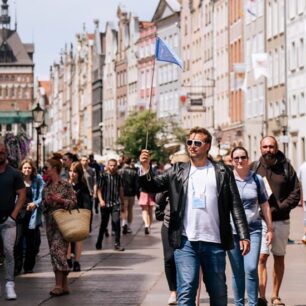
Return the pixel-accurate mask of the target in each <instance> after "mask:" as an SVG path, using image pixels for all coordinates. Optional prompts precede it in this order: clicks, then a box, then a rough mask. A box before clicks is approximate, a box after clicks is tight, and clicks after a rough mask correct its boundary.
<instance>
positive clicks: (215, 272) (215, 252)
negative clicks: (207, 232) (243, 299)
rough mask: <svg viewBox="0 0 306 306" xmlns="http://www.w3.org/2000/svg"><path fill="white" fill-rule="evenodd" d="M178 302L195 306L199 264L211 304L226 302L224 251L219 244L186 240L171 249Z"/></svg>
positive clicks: (187, 305)
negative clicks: (179, 246)
mask: <svg viewBox="0 0 306 306" xmlns="http://www.w3.org/2000/svg"><path fill="white" fill-rule="evenodd" d="M174 257H175V265H176V280H177V293H178V305H179V306H195V299H196V293H197V289H198V285H199V270H200V267H201V268H202V270H203V271H204V273H203V274H204V276H203V280H204V283H205V286H206V290H207V292H208V294H209V297H210V305H211V306H226V305H227V287H226V276H225V251H224V249H223V248H222V247H221V245H220V244H217V243H209V242H203V241H196V242H193V241H188V239H187V238H186V237H184V236H183V237H182V247H181V248H180V249H176V250H175V252H174Z"/></svg>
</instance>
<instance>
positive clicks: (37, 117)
mask: <svg viewBox="0 0 306 306" xmlns="http://www.w3.org/2000/svg"><path fill="white" fill-rule="evenodd" d="M32 118H33V122H34V123H35V125H36V126H35V129H36V135H37V143H36V165H37V170H38V167H39V135H40V132H41V131H40V127H41V125H42V123H43V121H44V110H43V109H42V108H41V106H40V105H39V103H37V105H36V107H35V108H33V109H32Z"/></svg>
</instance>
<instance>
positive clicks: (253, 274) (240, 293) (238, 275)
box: [228, 230, 261, 306]
mask: <svg viewBox="0 0 306 306" xmlns="http://www.w3.org/2000/svg"><path fill="white" fill-rule="evenodd" d="M250 238H251V250H250V252H249V253H248V254H247V255H245V256H242V255H241V251H240V246H239V237H238V236H237V235H234V245H235V246H234V249H232V250H230V251H228V257H229V260H230V263H231V267H232V271H233V292H234V299H235V305H236V306H243V305H244V292H245V287H246V289H247V294H248V302H249V306H256V305H257V299H258V270H257V269H258V260H259V253H260V245H261V231H260V230H259V231H254V232H252V233H250Z"/></svg>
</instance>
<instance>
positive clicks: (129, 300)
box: [0, 206, 306, 306]
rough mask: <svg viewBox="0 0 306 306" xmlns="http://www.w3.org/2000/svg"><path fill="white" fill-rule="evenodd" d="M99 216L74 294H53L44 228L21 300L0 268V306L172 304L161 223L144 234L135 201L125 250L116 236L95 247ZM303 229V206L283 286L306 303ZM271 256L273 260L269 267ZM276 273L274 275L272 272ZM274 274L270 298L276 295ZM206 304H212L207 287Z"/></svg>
mask: <svg viewBox="0 0 306 306" xmlns="http://www.w3.org/2000/svg"><path fill="white" fill-rule="evenodd" d="M99 222H100V216H98V215H94V230H93V232H92V234H91V236H90V237H89V238H88V239H87V240H86V241H85V243H84V252H83V255H82V258H81V268H82V271H81V272H72V273H70V274H69V282H70V290H71V293H70V295H66V296H61V297H56V298H55V297H52V298H51V297H50V296H49V291H50V290H51V289H52V288H53V286H54V276H53V273H52V268H51V263H50V258H49V255H48V247H47V241H46V237H45V235H44V232H43V237H42V245H41V251H40V254H39V258H38V261H37V265H36V267H35V271H34V273H33V274H27V275H20V276H18V277H17V278H16V293H17V295H18V299H17V300H16V301H5V296H4V294H3V291H4V290H3V289H4V288H3V284H4V280H3V278H4V269H3V267H1V268H0V275H1V283H2V290H1V291H2V296H1V298H0V305H1V306H2V305H12V306H13V305H24V306H28V305H29V306H33V305H82V306H87V305H103V306H108V305H112V306H116V305H118V306H120V305H131V306H132V305H133V306H136V305H142V306H153V305H154V306H159V305H167V300H168V287H167V283H166V279H165V276H164V273H163V258H162V248H161V241H160V225H161V223H159V222H158V223H157V222H155V223H154V224H153V226H152V231H151V234H150V235H147V236H145V235H144V230H143V226H142V221H141V212H140V209H139V207H138V206H135V221H134V224H133V228H132V229H133V233H132V234H128V235H125V236H122V245H123V246H124V247H125V248H126V251H125V252H116V251H113V244H112V238H111V237H109V238H105V239H104V243H103V249H102V250H101V251H97V250H95V241H96V235H97V231H98V226H99ZM302 234H303V210H302V208H301V207H298V208H297V209H295V210H294V211H293V213H292V223H291V235H290V238H291V239H293V240H296V241H295V242H296V243H295V244H292V245H289V246H288V254H287V256H286V272H285V277H284V282H283V285H282V288H281V294H280V295H281V297H282V299H283V301H284V302H285V303H286V305H287V306H294V305H296V306H297V305H299V306H302V305H306V290H305V284H306V273H305V271H306V269H305V266H306V246H304V245H303V244H301V243H300V242H299V240H300V239H301V237H302ZM271 267H272V260H271V259H269V270H271ZM227 270H228V271H227V278H228V288H229V290H228V291H229V292H228V293H229V305H233V304H232V303H231V302H232V290H231V273H230V267H229V265H228V266H227ZM270 275H271V273H270V274H269V276H270ZM270 292H271V277H270V279H269V286H268V294H267V298H269V299H270V296H271V293H270ZM201 305H209V303H208V298H207V294H206V292H205V289H204V287H202V292H201Z"/></svg>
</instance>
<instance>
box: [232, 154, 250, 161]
mask: <svg viewBox="0 0 306 306" xmlns="http://www.w3.org/2000/svg"><path fill="white" fill-rule="evenodd" d="M239 159H241V160H246V159H248V158H247V156H246V155H242V156H235V157H234V158H233V160H234V161H235V162H237V161H238V160H239Z"/></svg>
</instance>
